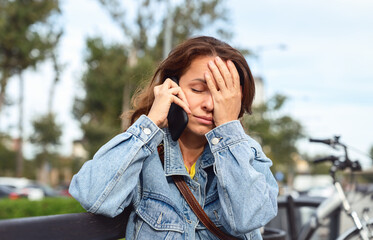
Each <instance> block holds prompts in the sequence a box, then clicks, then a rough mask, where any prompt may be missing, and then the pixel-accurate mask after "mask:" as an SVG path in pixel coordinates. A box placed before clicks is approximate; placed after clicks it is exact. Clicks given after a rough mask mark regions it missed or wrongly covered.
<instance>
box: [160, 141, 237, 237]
mask: <svg viewBox="0 0 373 240" xmlns="http://www.w3.org/2000/svg"><path fill="white" fill-rule="evenodd" d="M163 150H164V149H163V144H162V145H160V146H158V153H159V157H160V159H161V161H162V164H163V163H164V151H163ZM172 179H173V180H174V182H175V185H176V187H177V188H178V189H179V191H180V193H181V195H183V197H184V199H185V200H186V202H187V203H188V205H189V207H190V208H191V209H192V211H193V212H194V214H196V216H197V217H198V219H199V220H200V221H201V222H202V224H203V225H204V226H205V227H206V228H207V229H208V230H209V231H210V232H211V233H213V234H214V235H215V236H217V237H218V238H219V239H221V240H237V239H238V238H236V237H233V236H230V235H228V234H226V233H224V232H223V231H222V230H220V229H219V228H218V227H217V226H216V225H215V224H214V223H213V222H212V221H211V219H210V218H209V217H208V216H207V214H206V213H205V211H204V210H203V209H202V207H201V205H200V204H199V203H198V201H197V199H196V198H195V197H194V195H193V193H192V192H191V191H190V189H189V187H188V185H187V184H186V182H185V181H184V178H183V176H180V175H172Z"/></svg>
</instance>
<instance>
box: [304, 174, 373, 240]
mask: <svg viewBox="0 0 373 240" xmlns="http://www.w3.org/2000/svg"><path fill="white" fill-rule="evenodd" d="M334 187H335V189H336V191H337V193H336V194H333V196H331V197H330V198H327V199H326V200H325V201H323V202H322V203H321V204H320V206H319V207H317V209H316V213H315V214H314V215H313V216H312V217H311V219H310V221H309V222H308V223H307V224H306V225H305V226H304V227H303V228H302V230H301V232H300V233H299V236H298V238H297V239H298V240H308V239H310V238H311V237H312V235H313V234H314V232H315V231H316V230H317V228H318V227H319V226H320V224H321V222H322V221H323V220H324V219H326V218H327V217H329V216H330V215H331V213H333V212H334V211H336V210H337V209H338V208H340V207H342V208H343V210H344V211H345V212H346V214H347V215H348V216H350V217H351V219H352V221H353V222H354V224H355V226H356V228H357V229H358V230H359V233H360V236H361V238H362V239H363V240H369V232H368V229H367V228H366V227H365V225H364V224H362V222H361V221H360V219H359V217H358V215H357V213H356V211H352V210H351V206H350V203H349V202H348V200H347V197H346V195H345V193H344V191H343V189H342V186H341V184H340V183H339V182H337V181H334Z"/></svg>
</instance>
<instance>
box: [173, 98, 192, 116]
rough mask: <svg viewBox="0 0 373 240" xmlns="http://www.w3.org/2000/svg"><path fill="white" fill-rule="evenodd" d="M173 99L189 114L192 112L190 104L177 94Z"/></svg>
mask: <svg viewBox="0 0 373 240" xmlns="http://www.w3.org/2000/svg"><path fill="white" fill-rule="evenodd" d="M172 101H173V102H174V103H175V104H177V105H179V106H180V107H181V108H182V109H184V111H185V112H186V113H187V114H191V113H192V112H191V111H190V108H189V107H188V105H187V104H186V103H185V102H183V101H182V100H181V99H180V98H178V97H176V96H173V97H172Z"/></svg>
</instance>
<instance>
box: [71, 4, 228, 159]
mask: <svg viewBox="0 0 373 240" xmlns="http://www.w3.org/2000/svg"><path fill="white" fill-rule="evenodd" d="M99 2H100V3H101V4H102V5H103V6H104V7H105V9H106V10H107V11H108V12H109V14H110V16H111V17H112V18H113V20H114V21H115V22H116V23H117V24H118V26H119V27H120V28H121V29H122V31H123V34H124V36H125V38H126V39H129V44H104V41H103V40H102V39H101V38H91V39H88V40H87V42H86V44H87V55H86V59H85V60H86V63H87V71H86V72H85V73H84V75H83V77H82V81H81V82H82V87H83V89H84V90H85V95H84V96H78V97H76V99H75V104H74V109H73V113H74V116H75V118H76V119H78V120H79V121H80V122H81V129H82V130H83V134H84V136H83V144H84V146H85V148H86V150H88V152H89V157H90V158H91V157H92V156H93V155H94V153H95V152H96V151H97V150H98V148H99V147H100V146H102V145H103V144H104V143H105V142H107V141H108V140H109V139H110V138H112V137H113V136H114V135H115V134H118V133H119V132H121V131H122V130H123V129H124V127H125V125H126V123H124V122H121V120H120V118H119V116H120V115H121V114H122V112H125V111H127V110H129V109H130V99H131V96H132V94H133V92H134V91H135V89H136V88H138V87H139V86H140V85H141V82H143V80H149V78H150V77H151V75H152V73H153V70H154V69H155V67H156V65H157V64H158V62H159V61H160V60H162V58H163V54H162V52H163V41H164V28H165V22H166V18H167V15H168V14H172V17H173V27H172V36H173V41H172V44H173V46H175V45H176V44H178V43H180V42H181V41H183V40H185V39H186V38H188V37H190V36H192V35H193V34H197V33H199V32H201V31H202V30H204V29H205V28H207V27H209V28H211V26H212V23H214V22H217V21H218V20H219V19H220V20H223V21H224V20H225V19H226V17H225V14H226V11H224V8H223V7H222V2H223V1H222V0H191V1H182V2H180V3H178V5H175V6H173V8H172V9H168V11H165V12H164V14H160V13H162V11H154V9H160V8H165V7H166V5H165V3H164V2H160V1H155V0H153V1H149V0H140V1H137V2H136V3H137V6H138V8H137V12H136V15H135V17H134V18H133V19H132V20H133V21H130V20H128V19H127V18H126V11H125V6H123V5H122V4H121V1H118V0H100V1H99ZM159 22H160V23H162V27H161V28H159V24H157V23H159ZM131 26H134V27H131ZM225 27H226V26H225ZM219 32H224V31H222V30H221V31H219ZM226 36H228V34H226Z"/></svg>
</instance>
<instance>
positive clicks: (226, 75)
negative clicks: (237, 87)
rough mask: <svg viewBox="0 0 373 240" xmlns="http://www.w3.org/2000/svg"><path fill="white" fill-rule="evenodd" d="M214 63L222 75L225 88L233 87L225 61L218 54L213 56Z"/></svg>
mask: <svg viewBox="0 0 373 240" xmlns="http://www.w3.org/2000/svg"><path fill="white" fill-rule="evenodd" d="M215 63H216V66H217V67H218V68H219V71H220V74H221V75H222V76H223V80H224V82H225V85H226V86H227V88H231V87H233V77H232V74H231V72H230V71H229V69H228V67H227V63H226V62H224V61H223V60H222V59H221V58H220V57H218V56H217V57H216V58H215Z"/></svg>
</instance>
